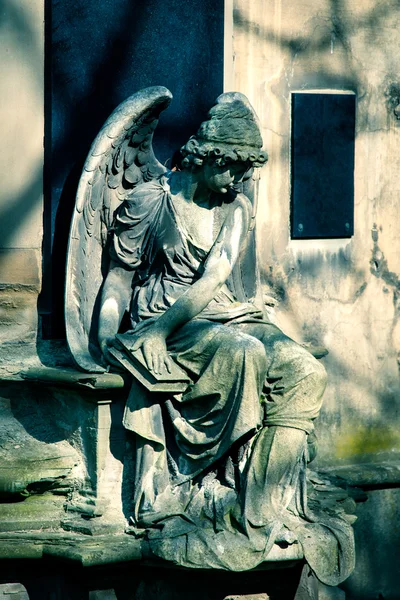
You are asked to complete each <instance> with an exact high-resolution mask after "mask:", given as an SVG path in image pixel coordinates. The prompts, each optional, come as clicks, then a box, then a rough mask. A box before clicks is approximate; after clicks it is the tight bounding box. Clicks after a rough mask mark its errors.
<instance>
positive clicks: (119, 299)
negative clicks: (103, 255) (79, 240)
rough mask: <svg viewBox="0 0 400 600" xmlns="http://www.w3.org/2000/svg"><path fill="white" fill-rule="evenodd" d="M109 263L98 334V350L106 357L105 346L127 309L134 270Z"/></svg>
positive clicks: (116, 331)
mask: <svg viewBox="0 0 400 600" xmlns="http://www.w3.org/2000/svg"><path fill="white" fill-rule="evenodd" d="M121 265H122V264H121V263H116V262H114V261H111V265H110V270H109V272H108V275H107V277H106V280H105V282H104V285H103V290H102V294H101V305H100V316H99V333H98V340H99V344H100V348H101V350H102V352H103V354H104V355H106V356H107V346H108V345H109V344H110V343H111V342H112V340H113V339H114V338H115V336H116V335H117V333H118V329H119V326H120V324H121V320H122V317H123V316H124V313H125V311H126V310H127V308H128V307H129V302H130V299H131V293H132V278H133V274H134V270H128V269H126V268H125V267H124V266H121Z"/></svg>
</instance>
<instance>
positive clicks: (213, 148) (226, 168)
mask: <svg viewBox="0 0 400 600" xmlns="http://www.w3.org/2000/svg"><path fill="white" fill-rule="evenodd" d="M262 145H263V142H262V137H261V134H260V128H259V125H258V122H257V117H256V114H255V112H254V110H253V108H252V106H251V104H250V102H249V101H248V99H247V98H246V96H244V95H243V94H240V93H238V92H228V93H226V94H221V96H219V97H218V98H217V103H216V105H215V106H213V108H212V109H211V110H210V111H209V113H208V119H207V120H206V121H204V122H203V123H202V124H201V125H200V128H199V130H198V132H197V134H196V135H194V136H192V137H191V138H190V139H189V141H188V142H187V143H186V144H185V145H184V146H182V148H181V154H182V155H183V159H182V168H183V169H191V170H198V169H203V170H204V171H205V172H206V173H207V175H206V176H207V180H208V181H209V182H210V188H211V189H213V190H214V191H216V192H222V193H224V192H226V191H227V187H228V186H229V185H231V184H233V183H236V182H237V181H240V180H244V179H246V178H248V177H250V176H251V174H252V172H253V169H254V168H255V167H261V166H262V165H263V164H265V163H266V162H267V160H268V155H267V153H266V152H265V151H264V150H262ZM225 184H226V185H225Z"/></svg>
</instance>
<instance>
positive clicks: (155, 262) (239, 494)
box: [111, 176, 354, 584]
mask: <svg viewBox="0 0 400 600" xmlns="http://www.w3.org/2000/svg"><path fill="white" fill-rule="evenodd" d="M245 208H246V207H245ZM247 208H248V209H249V210H250V212H251V207H247ZM214 210H215V213H216V217H218V216H219V222H221V220H222V221H223V218H224V214H226V211H228V210H229V205H221V204H220V205H218V204H217V205H216V206H215V208H214ZM216 221H217V222H218V218H216ZM250 236H251V234H249V237H250ZM247 241H248V240H247ZM208 253H209V251H208V250H206V249H205V248H203V247H202V246H201V245H200V244H199V243H198V242H197V240H195V239H194V237H193V235H191V234H190V232H189V231H188V230H187V228H186V226H185V222H184V220H183V219H182V218H181V216H180V213H179V210H177V206H176V205H175V202H174V198H173V196H172V194H171V191H170V188H169V181H168V177H167V176H162V177H161V178H160V179H159V180H155V181H152V182H149V183H146V184H143V185H141V186H140V187H138V188H137V189H136V190H135V191H134V192H133V193H132V194H131V195H130V196H129V197H128V198H127V199H126V200H125V201H124V202H123V204H122V205H121V207H120V209H119V210H118V212H117V214H116V218H115V224H114V236H113V244H112V248H111V255H112V258H113V259H114V260H115V261H117V262H118V261H120V262H122V263H123V264H124V266H125V268H127V269H132V270H134V277H133V284H132V301H131V306H130V317H131V324H132V334H133V335H135V334H137V333H139V332H141V331H144V330H145V329H146V328H148V327H150V326H151V325H152V324H153V323H154V321H155V320H156V319H157V318H158V317H159V316H160V315H161V314H163V313H164V312H165V311H166V310H167V309H168V308H169V307H170V306H172V305H173V303H174V302H175V301H176V300H177V299H178V298H179V297H180V296H181V295H182V293H184V291H185V290H186V289H187V288H188V287H189V286H191V285H192V284H193V283H194V282H195V281H197V280H198V279H199V278H200V277H201V275H202V274H203V272H204V268H205V264H206V261H207V256H208ZM238 263H239V261H238ZM253 274H254V271H253ZM241 275H242V273H241V272H240V264H237V265H235V268H234V270H233V273H232V276H231V277H230V280H229V281H228V282H227V283H226V284H225V285H224V286H223V287H222V289H221V290H220V292H219V293H218V294H217V296H216V297H215V298H214V299H213V300H212V301H211V302H210V303H209V305H208V306H207V307H206V308H205V309H204V310H203V311H202V313H200V314H199V315H198V316H197V317H196V318H194V319H192V320H191V321H190V322H188V323H186V324H185V325H183V326H182V327H181V328H180V329H178V330H177V331H176V332H174V333H173V334H172V335H171V336H169V338H168V340H167V347H168V351H169V353H170V354H171V356H172V357H173V358H174V360H175V361H176V362H177V363H178V364H179V365H180V366H181V367H182V368H183V369H185V371H186V372H187V373H188V375H189V376H190V378H191V381H192V384H191V385H189V387H188V389H187V390H186V391H185V392H184V393H183V394H178V395H171V396H165V395H162V394H160V395H158V394H154V393H153V394H150V393H149V392H147V391H146V390H144V389H143V388H142V387H141V386H139V384H137V383H135V382H134V383H133V385H132V389H131V392H130V394H129V398H128V401H127V405H126V409H125V415H124V426H125V427H126V428H127V429H128V430H130V431H132V432H133V433H134V434H135V435H134V437H133V441H132V444H133V453H134V461H133V465H134V466H133V469H134V473H133V491H132V495H133V500H132V507H131V519H132V522H133V524H134V528H133V529H134V532H135V533H136V535H142V534H144V535H146V538H147V540H148V541H149V542H150V546H151V549H152V552H153V553H155V554H157V555H158V556H161V557H163V558H166V559H168V560H173V561H174V562H176V563H178V564H180V565H183V566H198V567H214V568H225V569H232V570H244V569H251V568H254V567H255V566H257V565H258V564H259V563H261V562H262V561H263V560H265V559H266V557H267V555H268V553H269V551H270V549H271V547H272V545H273V544H274V542H275V536H276V530H275V529H274V526H273V519H274V515H273V514H271V515H270V516H271V518H270V519H268V518H264V516H263V510H262V509H261V507H262V504H263V495H264V496H265V489H264V487H265V485H266V482H265V481H264V482H263V481H262V479H263V476H262V474H263V473H264V472H265V471H266V468H267V464H268V460H269V459H270V457H271V456H272V454H273V453H272V452H271V448H272V444H273V437H274V435H275V433H274V432H275V430H276V428H277V427H286V428H293V429H296V430H299V431H303V432H305V434H306V435H304V439H306V436H307V435H308V434H310V433H312V432H313V429H314V425H313V420H314V419H315V417H316V416H317V415H318V412H319V409H320V405H321V398H322V393H323V390H324V387H325V379H324V376H325V375H324V371H323V367H321V366H320V364H319V363H317V361H315V359H314V358H313V357H312V356H311V355H310V354H309V353H308V352H307V351H306V350H304V349H303V348H301V347H300V346H298V345H297V344H296V343H295V342H293V340H290V339H289V338H287V337H286V336H285V335H284V334H283V333H282V332H281V331H280V330H279V329H278V328H277V327H276V326H275V325H273V324H271V323H269V321H268V320H266V318H265V315H263V312H262V310H261V309H260V307H259V306H257V304H256V299H255V298H250V299H249V298H248V297H246V294H245V293H244V288H245V286H243V285H242V281H241ZM253 289H254V290H256V285H254V288H253ZM268 428H270V433H271V435H270V436H269V438H270V439H269V441H267V442H265V441H263V439H262V437H260V436H261V433H262V432H263V431H265V430H266V429H268ZM277 460H280V458H279V457H278V459H277ZM306 460H307V444H306V443H305V444H304V447H303V448H302V450H301V452H300V454H299V456H298V457H297V459H296V460H295V461H294V463H293V466H292V467H291V468H290V469H288V471H287V473H286V475H285V480H284V481H282V486H285V489H287V490H288V492H287V495H288V494H289V495H288V498H289V501H288V502H287V504H288V509H289V512H288V511H286V514H287V515H288V516H290V518H289V520H287V522H285V525H286V526H287V527H288V528H295V529H296V534H297V536H298V538H299V540H300V543H301V544H302V547H303V550H304V552H305V555H306V558H307V560H308V562H309V564H310V565H311V567H312V568H313V569H314V571H315V572H316V573H317V576H318V577H319V578H320V579H321V580H323V581H325V582H326V583H329V584H336V583H337V582H338V581H341V580H343V579H344V578H345V577H347V576H348V574H349V572H351V570H352V567H353V562H354V556H353V540H352V530H351V527H350V526H349V525H348V524H347V523H346V522H345V521H343V520H341V519H338V518H337V517H332V516H331V517H329V518H328V517H326V516H322V517H321V515H312V514H311V512H310V510H309V509H308V508H307V497H306V496H307V494H306V482H305V481H306V480H305V477H306ZM271 523H272V525H271ZM310 532H311V534H310ZM310 539H311V542H310ZM321 548H325V553H326V548H329V556H328V558H327V559H326V560H325V561H324V560H321ZM238 549H239V551H238Z"/></svg>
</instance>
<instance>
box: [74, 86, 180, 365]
mask: <svg viewBox="0 0 400 600" xmlns="http://www.w3.org/2000/svg"><path fill="white" fill-rule="evenodd" d="M171 99H172V94H171V93H170V91H169V90H167V89H166V88H164V87H158V86H157V87H150V88H146V89H144V90H141V91H140V92H137V93H136V94H133V95H132V96H130V97H129V98H128V99H127V100H125V101H124V102H122V103H121V104H120V105H119V106H118V107H117V108H116V109H115V111H114V112H113V113H112V114H111V116H110V117H109V119H108V120H107V121H106V123H105V124H104V126H103V128H102V129H101V131H100V133H99V134H98V136H97V137H96V139H95V140H94V142H93V144H92V147H91V148H90V151H89V154H88V157H87V159H86V162H85V165H84V168H83V171H82V175H81V179H80V182H79V186H78V191H77V196H76V204H75V210H74V215H73V219H72V224H71V232H70V239H69V248H68V259H67V279H66V295H65V319H66V332H67V341H68V345H69V348H70V350H71V353H72V356H73V358H74V360H75V362H76V363H77V365H78V366H79V367H80V368H81V369H83V370H84V371H89V372H101V371H104V367H103V366H102V365H101V353H100V349H99V347H98V343H97V329H98V314H99V308H100V307H99V303H100V291H101V286H102V283H103V281H104V278H105V276H106V275H107V271H108V265H109V259H108V251H107V244H108V232H109V229H110V227H111V225H112V222H113V215H114V212H115V210H116V208H117V207H118V206H119V205H120V203H121V202H122V201H123V200H124V199H125V197H126V196H127V194H128V193H129V192H130V191H131V190H132V189H133V188H134V187H135V186H137V185H139V184H140V183H143V182H145V181H150V180H152V179H154V178H156V177H158V176H159V175H161V174H162V173H164V172H165V171H166V168H165V167H164V166H163V165H162V164H161V163H160V162H159V161H158V160H157V159H156V157H155V155H154V152H153V147H152V139H153V132H154V130H155V128H156V126H157V123H158V117H159V115H160V113H161V111H162V110H164V109H165V108H167V106H168V105H169V103H170V102H171Z"/></svg>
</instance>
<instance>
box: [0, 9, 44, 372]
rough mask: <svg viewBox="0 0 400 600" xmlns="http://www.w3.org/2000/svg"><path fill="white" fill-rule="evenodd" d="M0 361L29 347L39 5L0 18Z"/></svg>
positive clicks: (36, 251) (39, 130) (39, 106)
mask: <svg viewBox="0 0 400 600" xmlns="http://www.w3.org/2000/svg"><path fill="white" fill-rule="evenodd" d="M0 53H1V63H0V130H1V135H2V144H1V151H0V173H1V186H0V362H1V360H2V359H4V360H7V361H9V362H11V361H12V360H15V361H20V360H23V359H25V358H26V356H27V355H28V354H30V353H31V352H32V350H33V348H34V343H35V338H36V331H37V306H36V305H37V297H38V293H39V291H40V277H41V245H42V171H43V2H42V0H30V1H29V2H27V1H26V0H4V2H2V3H1V20H0Z"/></svg>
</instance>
